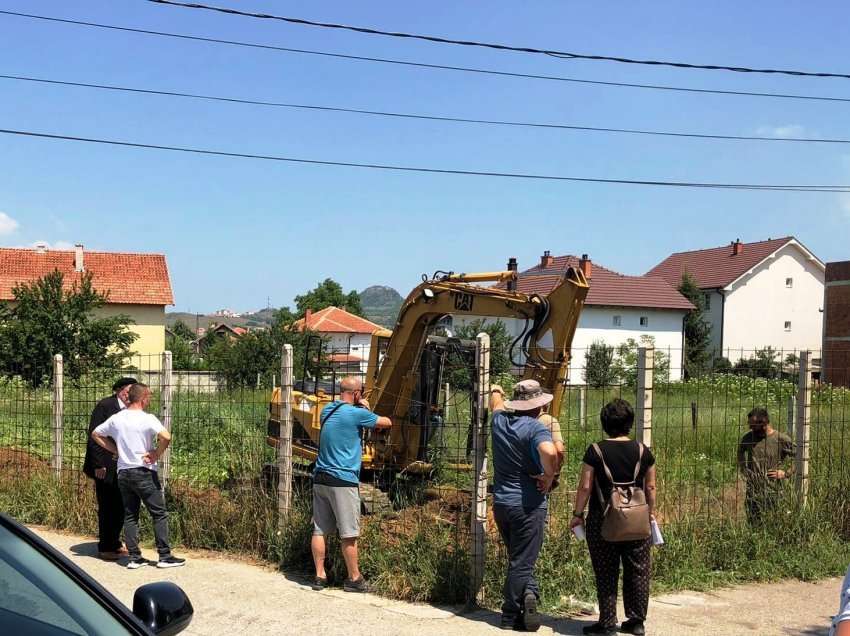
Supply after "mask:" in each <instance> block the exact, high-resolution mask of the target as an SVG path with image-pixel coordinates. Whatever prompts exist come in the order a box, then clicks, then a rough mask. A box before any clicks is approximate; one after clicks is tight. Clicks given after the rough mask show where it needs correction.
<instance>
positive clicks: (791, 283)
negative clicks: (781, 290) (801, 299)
mask: <svg viewBox="0 0 850 636" xmlns="http://www.w3.org/2000/svg"><path fill="white" fill-rule="evenodd" d="M785 286H786V287H793V286H794V279H793V278H786V279H785Z"/></svg>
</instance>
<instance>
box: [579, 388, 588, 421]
mask: <svg viewBox="0 0 850 636" xmlns="http://www.w3.org/2000/svg"><path fill="white" fill-rule="evenodd" d="M578 425H579V426H580V427H581V430H583V431H586V430H587V385H582V386H580V387H579V388H578Z"/></svg>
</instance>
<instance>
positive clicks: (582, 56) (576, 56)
mask: <svg viewBox="0 0 850 636" xmlns="http://www.w3.org/2000/svg"><path fill="white" fill-rule="evenodd" d="M148 2H153V3H154V4H164V5H170V6H173V7H182V8H184V9H201V10H204V11H215V12H218V13H225V14H229V15H237V16H243V17H249V18H260V19H264V20H279V21H281V22H288V23H289V24H298V25H301V26H310V27H320V28H323V29H339V30H343V31H354V32H355V33H363V34H366V35H380V36H385V37H392V38H406V39H410V40H424V41H426V42H435V43H437V44H455V45H460V46H470V47H479V48H485V49H494V50H497V51H513V52H516V53H534V54H538V55H550V56H554V57H559V58H568V59H573V60H595V61H603V62H619V63H622V64H642V65H648V66H669V67H673V68H679V69H700V70H707V71H732V72H735V73H766V74H772V75H793V76H795V77H838V78H842V79H850V74H847V73H827V72H818V71H797V70H788V69H775V68H750V67H747V66H723V65H719V64H691V63H688V62H670V61H662V60H638V59H634V58H630V57H615V56H611V55H589V54H586V53H573V52H570V51H558V50H552V49H539V48H534V47H529V46H511V45H508V44H495V43H492V42H478V41H475V40H454V39H451V38H443V37H437V36H434V35H421V34H416V33H402V32H398V31H383V30H381V29H372V28H368V27H359V26H352V25H349V24H337V23H334V22H316V21H314V20H305V19H303V18H291V17H287V16H281V15H272V14H270V13H254V12H251V11H240V10H239V9H231V8H229V7H217V6H213V5H208V4H199V3H196V2H175V1H174V0H148Z"/></svg>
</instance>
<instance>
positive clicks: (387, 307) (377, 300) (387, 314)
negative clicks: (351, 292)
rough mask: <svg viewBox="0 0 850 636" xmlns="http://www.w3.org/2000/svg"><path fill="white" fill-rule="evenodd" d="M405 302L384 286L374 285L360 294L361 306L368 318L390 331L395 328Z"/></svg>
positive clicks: (395, 292)
mask: <svg viewBox="0 0 850 636" xmlns="http://www.w3.org/2000/svg"><path fill="white" fill-rule="evenodd" d="M403 302H404V298H402V296H401V294H399V293H398V292H397V291H396V290H394V289H393V288H392V287H386V286H384V285H372V286H371V287H367V288H366V289H364V290H363V291H362V292H360V305H361V306H362V307H363V313H364V314H366V317H367V318H368V319H369V320H371V321H372V322H376V323H378V324H379V325H382V326H384V327H387V328H389V329H392V328H393V327H394V326H395V321H396V318H397V317H398V310H399V309H400V308H401V304H402V303H403Z"/></svg>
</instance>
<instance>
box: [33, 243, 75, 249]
mask: <svg viewBox="0 0 850 636" xmlns="http://www.w3.org/2000/svg"><path fill="white" fill-rule="evenodd" d="M39 245H44V246H45V247H46V248H47V249H49V250H72V249H74V244H73V243H69V242H68V241H56V242H55V243H48V242H47V241H33V242H32V243H30V244H29V245H24V247H37V246H39Z"/></svg>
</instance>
